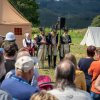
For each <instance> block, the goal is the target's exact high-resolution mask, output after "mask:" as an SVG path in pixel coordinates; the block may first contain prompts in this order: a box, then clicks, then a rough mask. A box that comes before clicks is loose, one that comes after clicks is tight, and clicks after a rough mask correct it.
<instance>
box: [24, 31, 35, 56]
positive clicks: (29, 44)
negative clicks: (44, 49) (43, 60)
mask: <svg viewBox="0 0 100 100" xmlns="http://www.w3.org/2000/svg"><path fill="white" fill-rule="evenodd" d="M33 45H34V44H33V40H32V39H31V37H30V33H25V39H23V47H24V48H27V49H28V50H29V53H30V55H31V56H33V52H34V49H33Z"/></svg>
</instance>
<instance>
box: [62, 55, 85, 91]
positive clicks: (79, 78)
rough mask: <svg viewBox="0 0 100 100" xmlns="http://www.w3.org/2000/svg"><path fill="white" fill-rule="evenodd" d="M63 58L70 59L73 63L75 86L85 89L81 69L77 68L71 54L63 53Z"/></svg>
mask: <svg viewBox="0 0 100 100" xmlns="http://www.w3.org/2000/svg"><path fill="white" fill-rule="evenodd" d="M64 59H65V60H70V61H71V62H72V63H73V64H74V65H75V69H76V70H75V81H74V82H75V85H76V87H77V88H79V89H81V90H85V91H86V80H85V75H84V73H83V71H80V70H78V68H77V61H76V58H75V56H74V55H73V54H71V53H68V54H66V55H65V58H64Z"/></svg>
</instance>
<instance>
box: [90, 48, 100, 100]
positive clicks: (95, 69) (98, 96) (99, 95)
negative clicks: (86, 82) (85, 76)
mask: <svg viewBox="0 0 100 100" xmlns="http://www.w3.org/2000/svg"><path fill="white" fill-rule="evenodd" d="M95 58H96V60H97V61H93V62H92V64H91V65H90V68H89V69H88V73H89V75H92V81H91V84H92V85H91V97H92V98H93V100H100V91H98V90H97V89H96V88H95V81H96V79H97V78H98V76H99V75H100V49H96V51H95Z"/></svg>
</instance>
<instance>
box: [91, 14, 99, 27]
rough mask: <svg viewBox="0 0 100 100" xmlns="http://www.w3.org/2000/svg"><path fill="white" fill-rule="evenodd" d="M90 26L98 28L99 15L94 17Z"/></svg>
mask: <svg viewBox="0 0 100 100" xmlns="http://www.w3.org/2000/svg"><path fill="white" fill-rule="evenodd" d="M91 25H92V26H95V27H100V15H98V16H96V17H94V19H93V21H92V24H91Z"/></svg>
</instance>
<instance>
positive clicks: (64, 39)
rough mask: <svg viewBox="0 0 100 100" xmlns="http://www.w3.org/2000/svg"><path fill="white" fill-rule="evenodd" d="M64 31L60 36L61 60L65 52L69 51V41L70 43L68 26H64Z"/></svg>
mask: <svg viewBox="0 0 100 100" xmlns="http://www.w3.org/2000/svg"><path fill="white" fill-rule="evenodd" d="M63 30H64V33H63V34H62V35H61V36H60V50H59V54H60V60H62V59H63V58H64V56H65V54H66V53H69V52H70V43H72V40H71V36H70V35H69V34H68V28H66V27H65V28H64V29H63Z"/></svg>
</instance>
